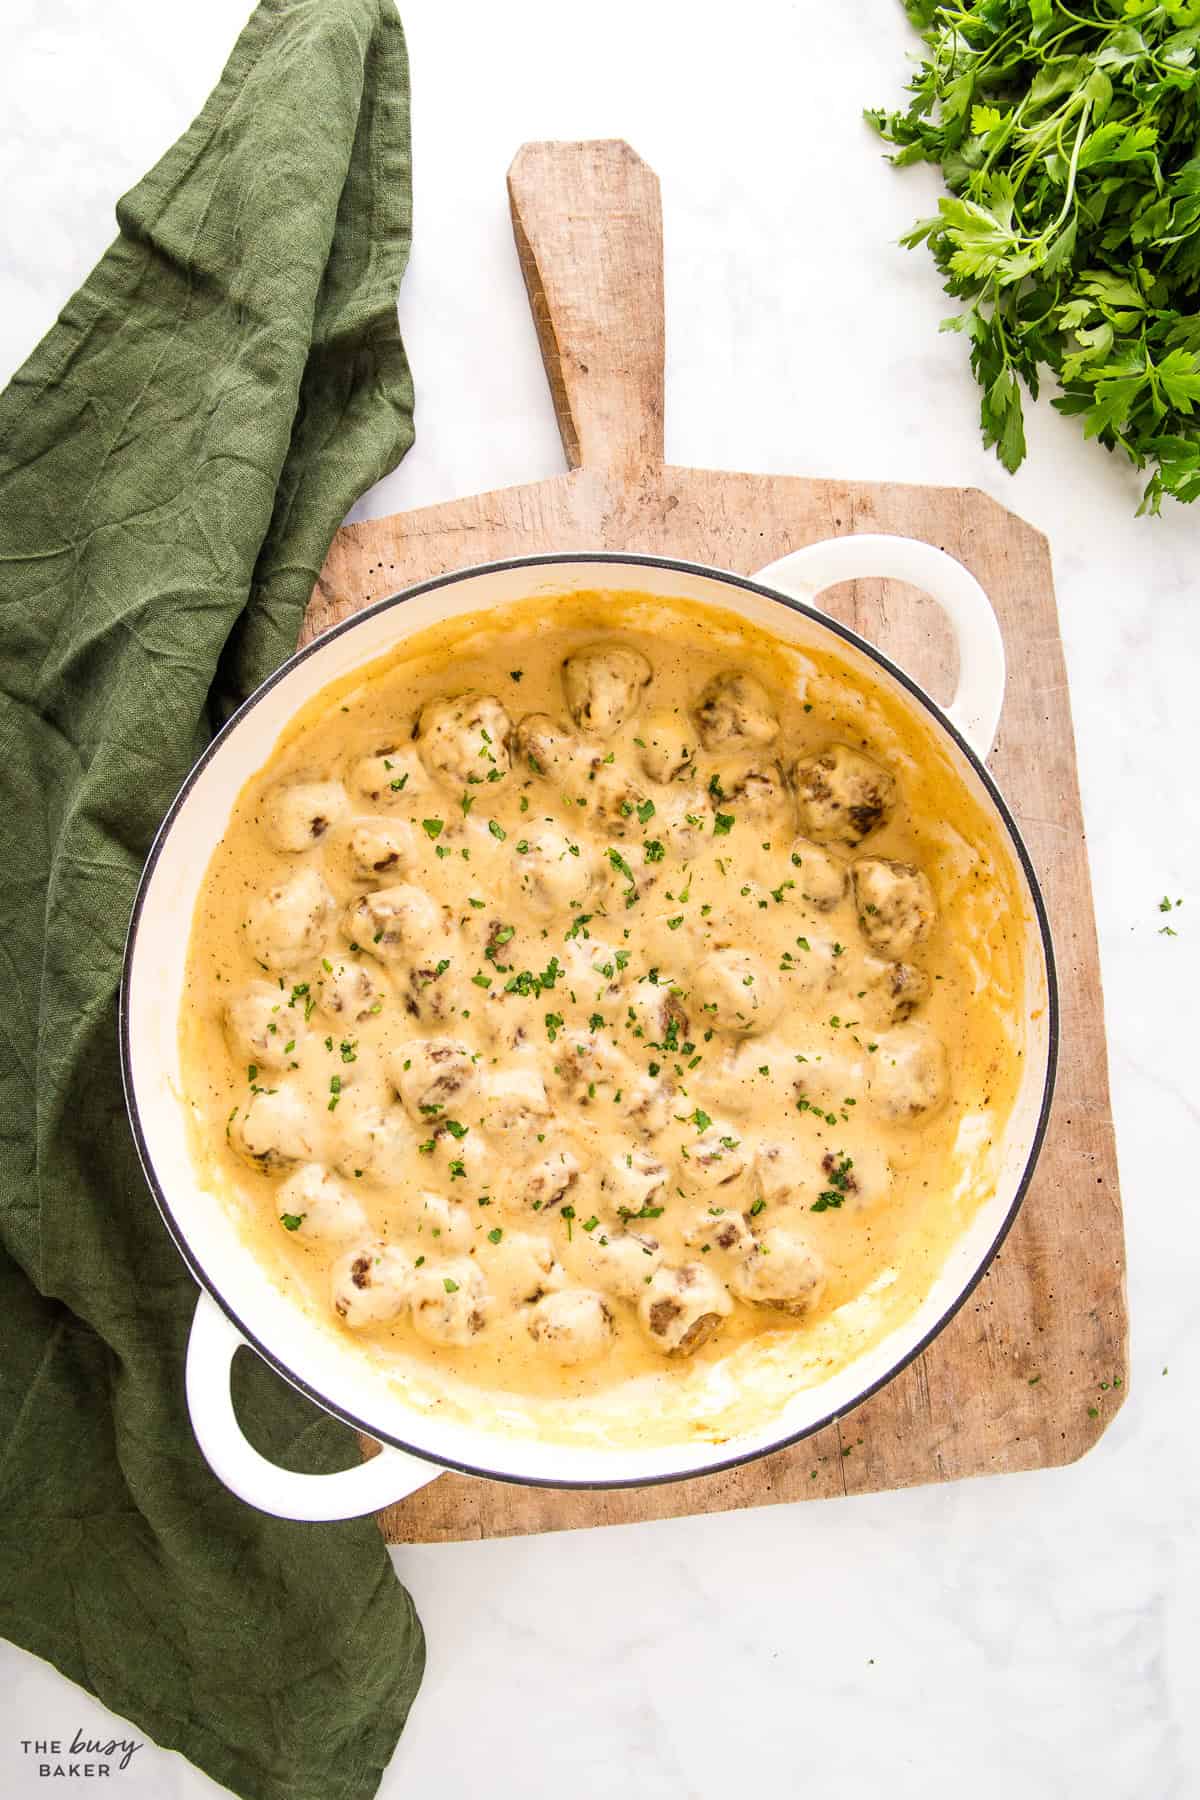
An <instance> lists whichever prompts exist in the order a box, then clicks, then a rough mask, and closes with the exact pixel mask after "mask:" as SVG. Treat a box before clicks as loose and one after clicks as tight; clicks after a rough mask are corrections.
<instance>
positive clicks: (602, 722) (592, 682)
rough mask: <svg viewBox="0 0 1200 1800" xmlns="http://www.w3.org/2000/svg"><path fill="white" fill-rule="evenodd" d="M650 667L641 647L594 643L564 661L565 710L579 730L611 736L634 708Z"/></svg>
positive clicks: (640, 696) (639, 698)
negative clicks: (637, 648)
mask: <svg viewBox="0 0 1200 1800" xmlns="http://www.w3.org/2000/svg"><path fill="white" fill-rule="evenodd" d="M653 672H654V671H653V670H652V669H651V667H650V664H649V663H648V662H647V660H646V658H645V657H644V656H643V655H642V653H641V651H640V650H631V649H630V648H629V647H628V646H627V645H625V644H594V645H592V646H591V648H589V649H587V650H577V651H576V652H575V654H574V656H568V658H567V660H566V662H565V663H564V664H563V672H562V679H563V693H564V694H565V695H566V700H567V710H568V712H569V713H570V715H571V717H572V718H573V719H574V721H575V723H576V724H577V725H578V727H579V729H580V730H581V731H586V732H588V733H589V734H590V735H591V736H593V737H611V736H612V734H613V732H614V731H619V730H620V728H621V726H622V725H624V724H625V722H626V720H627V719H629V718H631V717H632V716H633V714H634V713H635V712H636V711H637V708H638V705H639V703H640V701H641V698H642V695H643V694H644V693H645V691H646V689H647V688H648V687H649V685H650V678H651V676H652V675H653Z"/></svg>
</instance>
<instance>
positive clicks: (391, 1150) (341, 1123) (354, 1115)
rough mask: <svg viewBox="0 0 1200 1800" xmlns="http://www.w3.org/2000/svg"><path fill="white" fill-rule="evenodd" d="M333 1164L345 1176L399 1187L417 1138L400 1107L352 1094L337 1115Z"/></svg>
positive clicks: (340, 1104)
mask: <svg viewBox="0 0 1200 1800" xmlns="http://www.w3.org/2000/svg"><path fill="white" fill-rule="evenodd" d="M334 1131H335V1134H336V1150H335V1153H334V1159H333V1160H334V1162H335V1164H336V1166H337V1168H338V1169H339V1170H340V1171H341V1173H342V1174H343V1175H352V1176H354V1177H355V1178H356V1179H357V1178H358V1177H359V1176H362V1175H366V1176H368V1177H369V1178H370V1179H371V1180H372V1181H383V1182H388V1183H398V1182H401V1181H403V1180H404V1179H405V1177H406V1175H407V1173H408V1169H409V1163H410V1158H411V1154H412V1149H413V1145H414V1144H415V1142H416V1137H415V1135H414V1133H413V1129H412V1126H411V1125H410V1124H409V1122H408V1119H407V1117H406V1116H405V1113H404V1109H403V1107H401V1106H388V1107H382V1106H377V1105H375V1104H374V1103H373V1102H372V1101H370V1100H369V1099H362V1100H359V1099H358V1097H357V1095H355V1094H353V1093H352V1094H351V1095H350V1096H349V1097H348V1098H343V1099H342V1100H341V1101H340V1103H339V1105H338V1108H337V1111H336V1113H335V1115H334Z"/></svg>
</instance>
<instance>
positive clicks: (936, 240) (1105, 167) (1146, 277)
mask: <svg viewBox="0 0 1200 1800" xmlns="http://www.w3.org/2000/svg"><path fill="white" fill-rule="evenodd" d="M906 8H907V11H908V14H909V17H910V18H911V19H912V21H913V23H914V24H915V25H916V26H917V28H918V29H919V30H920V32H921V34H922V37H923V39H924V45H925V49H924V60H923V61H922V62H921V63H920V64H919V65H918V67H917V69H916V72H915V74H914V75H913V77H912V80H911V81H910V82H909V93H910V95H911V99H910V100H909V103H908V106H907V108H905V109H904V110H896V111H882V110H876V111H869V112H868V113H867V115H866V117H867V119H868V121H869V122H870V124H872V125H873V126H874V127H875V129H876V130H877V131H878V132H879V133H880V135H881V136H882V137H883V138H884V139H885V140H886V141H887V142H888V143H890V144H893V145H894V146H895V147H896V155H895V156H894V158H893V159H892V160H893V161H894V162H895V163H896V164H898V165H904V164H908V163H914V162H928V163H934V164H937V165H939V166H940V168H941V171H942V175H943V177H944V179H945V182H946V185H947V187H948V188H949V190H950V192H949V193H948V194H947V195H944V196H943V197H942V198H941V199H940V200H939V202H938V211H937V214H936V216H934V217H933V218H927V219H921V220H919V221H918V222H917V224H916V225H914V227H913V228H912V230H911V231H910V232H909V233H908V234H907V235H906V236H905V237H904V238H903V239H902V240H901V242H902V243H904V244H906V245H907V246H909V247H910V248H911V247H913V246H915V245H918V244H921V243H925V244H928V247H929V250H930V252H931V254H932V256H933V260H934V262H935V264H936V266H937V268H938V270H939V271H940V273H941V274H942V276H943V278H944V282H945V287H946V291H947V292H948V293H949V294H951V295H953V296H954V298H955V299H956V300H958V301H960V302H962V310H961V311H959V312H958V313H956V315H955V316H954V317H952V318H949V319H946V320H945V321H944V322H943V327H942V328H943V330H949V331H958V332H961V333H962V334H963V335H964V337H966V339H967V340H968V342H969V344H970V357H971V367H972V369H973V371H974V373H975V377H976V379H977V381H978V382H979V385H980V387H981V389H982V390H983V397H982V401H981V404H980V423H981V426H982V430H983V441H984V443H985V445H989V446H994V447H995V449H996V454H997V456H998V457H999V458H1000V461H1001V462H1002V463H1003V464H1004V466H1005V468H1006V469H1010V470H1012V469H1016V468H1018V467H1019V466H1020V464H1021V463H1022V462H1023V461H1024V458H1025V429H1024V419H1023V412H1022V395H1021V384H1022V383H1024V385H1025V387H1027V388H1028V390H1029V392H1030V394H1031V395H1033V397H1034V398H1035V399H1036V397H1037V394H1038V389H1039V387H1040V385H1041V382H1042V380H1043V379H1044V378H1045V377H1047V376H1048V377H1050V378H1051V379H1053V380H1054V381H1055V382H1056V383H1057V384H1058V388H1059V392H1058V394H1057V395H1056V396H1055V398H1054V400H1053V402H1052V404H1053V405H1054V406H1055V407H1056V408H1057V409H1058V410H1059V411H1060V412H1062V413H1066V414H1068V415H1070V416H1073V417H1077V418H1079V419H1080V420H1081V421H1082V425H1083V431H1084V436H1085V437H1088V438H1098V439H1099V441H1100V443H1102V444H1103V445H1104V447H1105V449H1107V450H1117V451H1120V452H1121V454H1122V455H1124V456H1126V457H1127V458H1128V459H1129V461H1130V462H1131V463H1133V465H1134V467H1135V468H1138V469H1147V468H1148V469H1149V471H1150V474H1149V480H1148V481H1147V484H1146V487H1145V491H1144V494H1143V497H1142V504H1141V507H1140V509H1139V510H1140V511H1142V512H1150V513H1157V512H1158V511H1159V510H1160V508H1161V505H1162V500H1163V496H1164V495H1167V494H1169V495H1173V496H1174V497H1175V498H1176V499H1177V500H1182V501H1190V500H1194V499H1195V498H1196V497H1197V495H1200V412H1197V410H1196V402H1197V401H1198V400H1200V309H1198V308H1197V289H1198V287H1200V158H1197V155H1196V148H1197V143H1196V114H1197V104H1198V103H1200V39H1198V36H1197V26H1200V6H1198V5H1197V4H1196V0H1126V3H1125V4H1124V5H1118V4H1115V3H1108V4H1105V5H1102V6H1096V5H1095V4H1092V3H1089V4H1088V5H1086V6H1085V5H1077V4H1071V5H1067V4H1064V3H1063V0H952V3H950V4H945V3H941V0H906Z"/></svg>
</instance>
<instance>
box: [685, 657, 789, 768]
mask: <svg viewBox="0 0 1200 1800" xmlns="http://www.w3.org/2000/svg"><path fill="white" fill-rule="evenodd" d="M696 724H697V725H698V727H699V730H700V738H701V741H702V743H703V745H704V748H705V749H706V750H749V749H755V748H760V747H761V746H762V745H763V744H769V743H771V742H772V741H773V740H774V739H775V738H776V737H777V736H778V734H779V719H778V716H777V715H776V712H775V708H774V707H773V706H772V704H771V700H770V696H769V695H768V693H767V690H766V688H765V687H764V686H763V684H762V682H761V681H759V679H758V677H757V676H755V675H750V674H747V673H746V671H745V670H744V669H724V670H722V672H721V673H720V674H719V675H714V676H713V678H712V680H711V681H709V682H708V683H707V684H706V686H705V688H704V690H703V692H702V693H701V695H700V698H699V700H698V701H697V703H696Z"/></svg>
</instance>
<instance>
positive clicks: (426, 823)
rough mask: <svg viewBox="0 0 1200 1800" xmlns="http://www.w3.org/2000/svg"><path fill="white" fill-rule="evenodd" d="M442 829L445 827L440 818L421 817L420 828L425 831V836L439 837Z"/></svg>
mask: <svg viewBox="0 0 1200 1800" xmlns="http://www.w3.org/2000/svg"><path fill="white" fill-rule="evenodd" d="M444 829H445V823H444V821H443V820H441V819H422V820H421V830H422V831H423V832H424V833H425V836H426V837H427V838H437V837H441V835H442V832H443V831H444Z"/></svg>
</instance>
